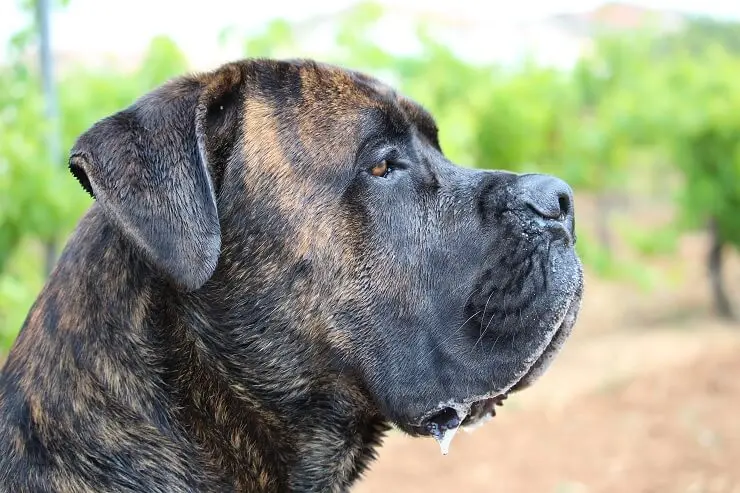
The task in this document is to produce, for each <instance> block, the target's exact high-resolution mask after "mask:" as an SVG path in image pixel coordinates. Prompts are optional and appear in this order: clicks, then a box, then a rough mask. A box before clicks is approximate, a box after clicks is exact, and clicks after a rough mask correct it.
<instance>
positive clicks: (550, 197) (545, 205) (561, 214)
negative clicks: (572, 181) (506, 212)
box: [519, 174, 573, 235]
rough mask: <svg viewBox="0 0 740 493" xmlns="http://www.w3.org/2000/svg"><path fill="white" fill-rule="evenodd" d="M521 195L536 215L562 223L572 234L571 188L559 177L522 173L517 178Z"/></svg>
mask: <svg viewBox="0 0 740 493" xmlns="http://www.w3.org/2000/svg"><path fill="white" fill-rule="evenodd" d="M519 187H520V190H521V194H522V195H521V197H522V200H523V201H524V203H525V204H526V205H527V206H529V208H530V209H532V211H534V212H535V213H536V214H537V215H538V216H540V217H542V218H544V219H552V220H554V221H557V222H559V223H562V224H563V225H564V226H565V228H566V230H567V231H568V232H569V233H570V234H571V235H572V234H573V190H572V189H571V188H570V186H569V185H568V184H567V183H565V182H564V181H563V180H561V179H560V178H556V177H554V176H550V175H539V174H531V175H523V176H521V177H520V178H519Z"/></svg>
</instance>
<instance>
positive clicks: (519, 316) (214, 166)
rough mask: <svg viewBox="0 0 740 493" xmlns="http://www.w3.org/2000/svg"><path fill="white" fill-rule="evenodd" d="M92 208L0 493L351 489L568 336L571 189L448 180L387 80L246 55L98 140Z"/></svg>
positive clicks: (84, 149) (164, 96)
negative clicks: (391, 435)
mask: <svg viewBox="0 0 740 493" xmlns="http://www.w3.org/2000/svg"><path fill="white" fill-rule="evenodd" d="M69 166H70V170H71V173H72V174H73V175H74V176H75V177H76V178H77V179H78V180H79V182H80V184H81V186H82V187H83V188H84V189H85V190H86V191H87V192H88V193H90V194H91V195H92V197H94V199H95V200H94V201H93V203H92V205H91V207H90V208H89V210H88V211H87V212H86V214H85V215H84V217H82V219H81V220H80V222H79V224H78V226H77V228H76V229H75V231H74V232H73V234H72V235H71V237H70V238H69V240H68V242H67V244H66V246H65V248H64V250H63V252H62V253H61V255H60V258H59V260H58V262H57V265H56V266H55V268H54V270H53V272H52V273H51V274H50V276H49V278H48V281H47V283H46V284H45V286H44V288H43V289H42V291H41V293H40V295H39V296H38V299H37V300H36V301H35V303H34V304H33V306H32V308H31V309H30V311H29V314H28V316H27V318H26V321H25V322H24V325H23V327H22V328H21V332H20V334H19V336H18V338H17V340H16V342H15V344H14V345H13V347H12V348H11V351H10V353H9V356H8V359H7V362H6V363H5V366H4V368H3V370H2V376H0V490H2V491H3V492H12V493H23V492H65V493H67V492H69V493H76V492H91V491H96V492H99V491H105V492H133V491H136V492H148V493H153V492H176V493H177V492H195V491H198V492H200V491H203V492H205V491H208V492H220V491H224V492H232V491H248V492H341V491H349V488H350V487H351V485H352V483H353V482H355V481H356V480H357V479H358V477H360V476H361V474H362V473H363V472H364V471H365V470H366V468H367V467H368V464H369V463H370V462H371V460H372V459H373V458H374V456H375V453H376V452H375V451H376V449H377V447H378V445H379V444H380V443H381V440H382V437H383V435H384V433H386V431H387V430H388V429H389V427H391V426H396V427H397V428H399V429H401V430H403V431H405V432H406V433H408V434H410V435H411V436H427V437H428V436H434V437H436V438H437V439H439V440H440V441H445V440H448V438H449V436H451V434H452V433H453V432H454V431H455V430H457V429H458V428H459V427H460V426H475V425H477V424H480V423H481V422H483V421H485V420H486V419H488V418H490V417H491V416H492V414H493V407H494V405H495V404H497V403H500V401H501V400H502V399H503V398H504V397H505V396H506V395H508V394H509V393H511V392H516V391H519V390H521V389H524V388H526V387H528V386H529V385H531V384H532V382H534V381H535V380H536V379H537V378H538V377H539V376H540V375H541V374H542V373H543V372H544V371H545V369H546V368H547V367H548V365H549V364H550V362H551V361H552V359H553V357H554V356H555V355H556V354H557V353H558V352H559V350H560V349H561V347H562V345H563V343H564V342H565V341H566V339H567V338H568V336H569V334H570V332H571V330H572V327H573V325H574V323H575V320H576V318H577V314H578V310H579V307H580V302H581V297H582V293H583V275H582V268H581V263H580V260H579V258H578V255H577V254H576V252H575V247H574V245H575V241H576V236H575V232H574V227H575V218H574V204H573V193H572V191H571V189H570V188H569V186H568V185H567V184H566V183H565V182H563V181H562V180H560V179H558V178H555V177H553V176H549V175H540V174H516V173H511V172H506V171H482V170H479V169H474V168H471V167H463V166H458V165H455V164H453V163H451V162H450V161H449V160H448V159H447V158H446V157H445V156H444V154H443V152H442V150H441V148H440V144H439V139H438V130H437V126H436V123H435V120H434V119H433V118H432V116H431V115H430V114H429V113H428V112H427V111H426V110H425V109H424V108H422V107H421V106H420V105H419V104H417V103H415V102H414V101H412V100H411V99H408V98H407V97H404V96H403V95H401V94H399V93H397V92H396V91H394V90H393V89H392V88H390V87H388V86H387V85H385V84H383V83H382V82H380V81H379V80H377V79H375V78H372V77H370V76H368V75H365V74H362V73H359V72H357V71H353V70H349V69H344V68H340V67H337V66H334V65H330V64H325V63H320V62H317V61H313V60H304V59H298V60H267V59H247V60H240V61H236V62H233V63H227V64H225V65H223V66H221V67H219V68H217V69H214V70H212V71H210V72H204V73H199V74H189V75H184V76H181V77H178V78H175V79H172V80H170V81H168V82H166V83H164V84H163V85H161V86H159V87H158V88H156V89H154V90H153V91H151V92H149V93H148V94H146V95H143V96H142V97H140V98H139V99H138V100H136V101H135V102H133V103H132V104H131V105H130V106H129V107H128V108H125V109H122V110H121V111H119V112H117V113H115V114H113V115H110V116H108V117H107V118H104V119H102V120H100V121H98V122H96V123H94V124H93V125H92V126H91V127H90V128H89V129H88V130H87V131H85V132H84V133H83V134H82V135H81V136H79V138H78V140H77V141H76V143H75V144H74V147H73V148H72V149H71V153H70V158H69Z"/></svg>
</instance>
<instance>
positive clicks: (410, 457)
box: [353, 210, 740, 493]
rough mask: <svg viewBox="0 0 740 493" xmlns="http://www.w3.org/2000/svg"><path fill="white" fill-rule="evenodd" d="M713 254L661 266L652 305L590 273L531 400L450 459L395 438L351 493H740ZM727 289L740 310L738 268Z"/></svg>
mask: <svg viewBox="0 0 740 493" xmlns="http://www.w3.org/2000/svg"><path fill="white" fill-rule="evenodd" d="M655 216H656V220H657V221H658V222H659V221H660V216H661V215H660V213H656V214H655ZM645 218H646V215H645V214H644V210H643V212H641V215H640V219H641V221H643V223H644V221H645ZM706 247H707V240H706V238H705V237H702V236H701V235H696V236H687V237H686V238H684V239H683V240H682V241H681V243H680V245H679V251H678V253H677V254H675V255H672V256H671V257H669V258H664V259H660V258H658V259H650V260H649V266H650V268H651V269H653V270H654V273H655V274H657V279H658V282H659V284H658V285H657V286H656V288H655V289H654V290H653V291H650V292H644V291H641V290H640V289H638V288H636V287H635V286H634V285H630V284H629V283H625V282H619V283H617V282H607V281H603V280H599V279H596V278H595V277H594V276H591V275H590V274H588V275H587V279H586V295H585V300H584V306H583V309H582V312H581V317H580V319H579V322H578V324H577V326H576V330H575V332H574V335H573V336H572V338H571V340H570V341H568V343H567V345H566V347H565V350H564V351H563V353H562V354H561V355H560V356H559V357H558V359H556V361H555V363H554V364H553V366H552V368H551V370H550V371H549V372H548V373H547V374H546V375H545V376H544V377H543V378H542V379H541V380H540V381H539V382H538V383H537V384H536V385H535V386H534V387H533V388H531V389H528V390H526V391H524V392H522V393H521V394H519V395H515V396H511V397H510V398H509V399H508V400H507V401H506V404H505V405H504V407H503V408H500V410H499V412H498V416H496V417H495V418H494V419H493V420H492V421H490V422H488V423H487V424H486V425H484V426H483V427H482V428H479V429H478V430H476V431H475V432H473V433H472V434H467V433H458V435H457V436H456V437H455V439H454V441H453V443H452V445H451V447H450V453H449V455H447V456H442V455H441V453H440V451H439V447H438V446H437V444H436V443H435V442H434V441H433V440H432V439H412V438H409V437H406V436H404V435H401V434H400V433H399V432H392V433H391V434H390V435H389V436H388V438H387V439H386V440H385V443H384V445H383V447H382V448H381V450H380V453H379V459H378V460H377V461H376V462H375V463H374V464H373V465H372V468H371V470H370V471H369V472H368V474H366V476H365V478H364V479H363V480H362V481H361V482H360V483H359V484H358V485H357V486H356V487H355V488H354V489H353V492H354V493H390V492H406V493H414V492H425V493H435V492H439V493H443V492H444V493H479V492H480V493H483V492H486V493H740V325H732V324H724V323H720V322H719V321H717V320H716V319H715V318H714V317H713V316H712V313H711V311H712V310H711V306H712V305H711V300H710V297H709V287H708V285H707V279H706V275H705V271H704V264H703V258H704V256H705V252H706ZM646 265H648V263H647V262H646ZM726 279H727V281H728V288H729V289H728V291H729V293H730V296H731V298H732V299H733V300H734V301H735V306H736V307H740V258H738V256H737V255H734V256H732V257H731V258H730V259H729V262H728V265H727V270H726Z"/></svg>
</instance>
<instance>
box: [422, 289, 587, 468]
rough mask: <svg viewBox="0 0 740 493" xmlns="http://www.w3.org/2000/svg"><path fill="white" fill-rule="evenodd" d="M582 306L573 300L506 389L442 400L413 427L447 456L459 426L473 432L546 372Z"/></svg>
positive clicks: (578, 301)
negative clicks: (532, 358) (544, 343)
mask: <svg viewBox="0 0 740 493" xmlns="http://www.w3.org/2000/svg"><path fill="white" fill-rule="evenodd" d="M579 309H580V296H577V297H576V298H575V299H573V300H572V301H571V302H570V303H569V305H568V306H567V308H566V310H565V311H564V314H563V315H562V316H561V317H560V318H559V322H558V323H557V324H556V327H557V328H556V329H555V331H553V335H552V337H551V339H550V341H549V343H548V344H547V346H546V347H545V349H544V350H543V351H542V353H541V354H540V355H539V357H538V358H537V359H536V360H535V362H534V363H533V364H532V365H531V366H530V368H529V369H528V370H527V371H526V372H524V374H523V375H522V376H521V378H519V379H518V380H517V381H516V382H514V384H513V385H511V386H510V387H509V388H508V389H506V390H504V391H503V392H500V391H499V392H492V393H490V394H488V395H479V396H471V397H469V398H467V399H463V400H456V401H449V402H446V403H441V404H440V405H439V406H437V407H436V408H435V409H433V410H432V411H430V412H429V413H427V414H426V415H425V417H424V418H423V419H422V420H421V421H420V422H419V423H417V424H416V425H413V426H411V428H412V430H413V431H414V433H415V434H417V435H420V436H431V437H433V438H434V439H435V440H437V442H438V443H439V445H440V448H441V451H442V454H443V455H447V452H448V451H449V446H450V443H451V442H452V438H453V437H454V436H455V434H456V433H457V431H458V430H459V429H464V430H466V431H473V430H475V429H476V428H478V427H480V426H482V425H483V424H485V423H486V422H488V421H489V420H490V419H492V418H493V417H494V416H496V407H498V406H503V403H504V400H506V399H507V398H508V396H509V394H510V393H514V392H518V391H520V390H523V389H525V388H527V387H529V386H530V385H532V383H534V381H535V380H537V379H538V378H539V377H540V376H541V375H542V374H543V373H544V371H545V369H546V368H547V366H549V363H550V362H551V361H552V359H553V357H554V356H555V354H557V352H559V349H560V347H561V346H562V344H563V342H564V341H565V339H566V338H567V337H568V336H569V335H570V332H571V329H572V328H573V325H574V324H575V321H576V316H577V314H578V311H579Z"/></svg>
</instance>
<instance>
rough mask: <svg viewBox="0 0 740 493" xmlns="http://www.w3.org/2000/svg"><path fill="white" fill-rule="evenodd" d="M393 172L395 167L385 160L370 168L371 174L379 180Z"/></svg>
mask: <svg viewBox="0 0 740 493" xmlns="http://www.w3.org/2000/svg"><path fill="white" fill-rule="evenodd" d="M392 170H393V167H392V166H391V165H390V164H388V161H387V160H385V159H383V160H382V161H381V162H379V163H378V164H376V165H375V166H373V167H372V168H370V174H371V175H373V176H377V177H378V178H383V177H384V176H386V175H388V173H390V172H391V171H392Z"/></svg>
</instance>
